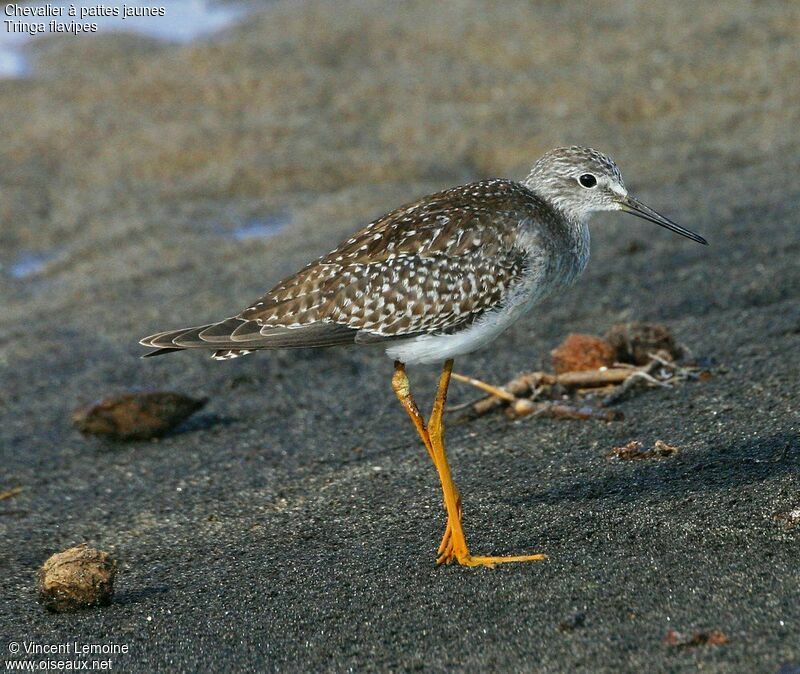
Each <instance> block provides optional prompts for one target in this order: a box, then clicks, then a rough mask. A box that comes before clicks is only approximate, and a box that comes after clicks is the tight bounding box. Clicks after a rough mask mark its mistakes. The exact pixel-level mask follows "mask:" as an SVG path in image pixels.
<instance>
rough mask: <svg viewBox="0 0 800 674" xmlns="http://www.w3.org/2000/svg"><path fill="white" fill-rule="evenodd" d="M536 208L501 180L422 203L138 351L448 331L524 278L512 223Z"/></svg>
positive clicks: (320, 342) (324, 342)
mask: <svg viewBox="0 0 800 674" xmlns="http://www.w3.org/2000/svg"><path fill="white" fill-rule="evenodd" d="M535 199H536V197H534V195H533V194H532V193H531V192H530V191H529V190H527V189H526V188H525V187H523V186H522V185H520V184H518V183H515V182H512V181H506V180H493V181H485V182H480V183H472V184H470V185H464V186H461V187H455V188H452V189H449V190H446V191H443V192H439V193H436V194H433V195H430V196H428V197H425V198H423V199H421V200H419V201H417V202H415V203H412V204H408V205H406V206H403V207H401V208H398V209H396V210H394V211H392V212H391V213H388V214H387V215H385V216H383V217H382V218H379V219H378V220H375V221H374V222H372V223H371V224H370V225H368V226H367V227H365V228H364V229H362V230H360V231H359V232H357V233H356V234H355V235H354V236H353V237H351V238H350V239H348V240H347V241H344V242H343V243H342V244H340V245H339V246H337V247H336V248H335V249H334V250H332V251H331V252H330V253H328V254H327V255H324V256H323V257H321V258H319V259H318V260H316V261H315V262H312V263H311V264H309V265H307V266H306V267H305V268H303V269H302V270H300V271H299V272H298V273H296V274H294V275H293V276H290V277H288V278H287V279H284V280H283V281H281V282H280V283H279V284H278V285H276V286H275V287H274V288H273V289H272V290H270V291H269V292H268V293H266V294H265V295H263V296H262V297H261V298H259V299H258V300H257V301H256V302H254V303H253V304H252V305H251V306H249V307H248V308H247V309H245V310H244V311H242V312H241V313H240V314H239V315H238V316H236V317H234V318H230V319H227V320H225V321H222V322H220V323H215V324H212V325H207V326H198V327H196V328H191V329H186V330H183V331H171V332H166V333H159V334H157V335H153V336H152V337H150V338H146V340H143V341H142V343H144V344H146V345H147V346H153V347H156V348H167V349H169V348H197V347H205V348H215V349H219V350H220V351H219V353H225V354H227V353H228V351H226V349H227V350H234V351H236V350H242V351H246V350H254V349H263V348H285V347H294V346H297V347H304V346H330V345H334V344H345V343H352V342H354V341H359V342H365V341H381V340H388V339H398V338H405V337H411V336H414V335H419V334H424V333H440V332H450V331H456V330H458V329H459V327H461V326H463V325H466V324H469V323H470V322H472V321H474V320H475V318H477V317H478V316H480V315H481V314H482V313H483V312H485V311H487V310H489V309H491V308H493V307H496V306H498V305H500V304H501V303H502V302H503V299H504V297H505V295H506V293H507V292H508V291H509V288H510V287H511V286H512V285H513V284H514V282H515V280H517V279H518V278H519V277H520V275H521V274H522V273H523V272H524V268H525V264H526V257H525V254H524V252H523V251H522V250H521V249H520V248H518V247H517V246H516V237H517V231H518V223H519V221H520V220H521V219H524V218H526V217H528V216H529V215H530V212H531V209H533V208H535V207H536V203H535ZM234 355H239V354H238V353H236V354H234ZM219 357H233V356H227V355H225V356H219Z"/></svg>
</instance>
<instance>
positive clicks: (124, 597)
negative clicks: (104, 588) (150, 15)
mask: <svg viewBox="0 0 800 674" xmlns="http://www.w3.org/2000/svg"><path fill="white" fill-rule="evenodd" d="M167 592H169V588H168V587H166V586H164V585H161V586H158V587H143V588H140V589H138V590H126V591H125V592H117V593H116V594H115V595H114V603H115V604H121V605H125V604H139V603H141V602H142V601H146V600H147V599H150V598H151V597H157V596H159V595H162V594H166V593H167Z"/></svg>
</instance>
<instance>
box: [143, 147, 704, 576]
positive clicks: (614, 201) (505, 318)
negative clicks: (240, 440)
mask: <svg viewBox="0 0 800 674" xmlns="http://www.w3.org/2000/svg"><path fill="white" fill-rule="evenodd" d="M599 211H623V212H626V213H630V214H632V215H634V216H637V217H639V218H643V219H644V220H648V221H650V222H652V223H655V224H657V225H660V226H662V227H664V228H666V229H668V230H671V231H673V232H676V233H677V234H680V235H682V236H684V237H687V238H689V239H691V240H693V241H696V242H698V243H701V244H703V245H707V241H706V240H705V239H704V238H703V237H702V236H700V235H699V234H695V233H694V232H692V231H690V230H688V229H685V228H683V227H681V226H680V225H678V224H676V223H674V222H673V221H672V220H669V219H668V218H666V217H665V216H663V215H661V214H660V213H658V212H656V211H655V210H653V209H652V208H650V207H649V206H647V205H645V204H644V203H643V202H641V201H639V200H638V199H636V198H635V197H633V196H632V195H631V194H629V193H628V190H627V189H626V188H625V184H624V182H623V179H622V174H621V173H620V170H619V168H618V167H617V165H616V163H615V162H614V161H613V160H612V159H611V158H610V157H609V156H608V155H605V154H603V153H601V152H599V151H597V150H594V149H592V148H588V147H580V146H575V145H573V146H569V147H560V148H556V149H554V150H551V151H549V152H547V153H545V154H544V155H543V156H542V157H540V158H539V159H538V160H537V161H536V162H535V163H534V164H533V166H532V168H531V170H530V172H529V174H528V175H527V177H526V178H525V179H524V180H522V181H514V180H510V179H491V180H481V181H478V182H472V183H469V184H466V185H460V186H457V187H452V188H450V189H446V190H443V191H440V192H436V193H434V194H430V195H428V196H425V197H422V198H420V199H418V200H416V201H414V202H412V203H408V204H406V205H404V206H400V207H399V208H397V209H395V210H393V211H391V212H389V213H387V214H386V215H384V216H382V217H380V218H378V219H377V220H374V221H373V222H371V223H370V224H368V225H367V226H366V227H364V228H363V229H361V230H359V231H357V232H356V233H355V234H353V235H352V236H351V237H350V238H348V239H347V240H345V241H343V242H342V243H341V244H340V245H338V246H337V247H336V248H334V249H333V250H332V251H331V252H330V253H328V254H326V255H323V256H322V257H320V258H319V259H317V260H315V261H313V262H311V263H310V264H308V265H307V266H305V267H303V268H302V269H301V270H300V271H298V272H297V273H295V274H293V275H292V276H289V277H288V278H286V279H284V280H282V281H280V282H279V283H278V284H277V285H276V286H275V287H274V288H272V289H271V290H270V291H268V292H267V293H266V294H264V295H263V296H261V297H260V298H258V299H257V300H256V301H255V302H253V303H251V304H250V305H249V306H248V307H247V308H245V309H244V310H243V311H241V312H240V313H238V314H236V315H235V316H232V317H230V318H226V319H225V320H222V321H219V322H216V323H210V324H205V325H199V326H195V327H191V328H183V329H179V330H169V331H166V332H159V333H156V334H154V335H150V336H149V337H145V338H144V339H142V340H141V341H140V343H141V344H142V345H144V346H148V347H151V348H154V349H156V350H155V351H152V352H150V353H148V354H146V355H145V356H143V357H149V356H156V355H161V354H165V353H172V352H176V351H184V350H192V349H209V350H211V351H212V352H213V353H212V357H213V358H214V359H217V360H228V359H232V358H237V357H240V356H244V355H247V354H250V353H253V352H255V351H260V350H265V349H284V348H288V349H291V348H307V347H329V346H335V345H345V344H349V345H353V344H355V345H364V346H367V345H371V346H378V347H381V348H383V350H384V351H385V353H386V355H387V356H388V357H389V358H390V359H391V360H393V361H394V371H393V374H392V388H393V390H394V393H395V395H396V397H397V399H398V400H399V401H400V404H401V405H402V406H403V408H404V409H405V411H406V413H407V414H408V416H409V418H410V419H411V422H412V423H413V425H414V427H415V429H416V432H417V434H418V435H419V437H420V439H421V440H422V443H423V445H424V446H425V449H426V450H427V453H428V455H429V457H430V459H431V460H432V462H433V464H434V467H435V468H436V471H437V473H438V476H439V481H440V483H441V488H442V496H443V500H444V507H445V510H446V513H447V523H446V526H445V532H444V535H443V537H442V541H441V543H440V545H439V548H438V551H437V557H436V563H437V565H438V564H450V563H453V562H455V563H457V564H460V565H462V566H466V567H493V566H495V565H497V564H503V563H507V562H529V561H538V560H542V559H545V558H546V555H545V554H543V553H537V554H528V555H516V556H484V555H473V554H472V552H471V551H470V549H469V546H468V545H467V540H466V536H465V534H464V526H463V520H462V516H463V512H462V501H461V494H460V492H459V490H458V487H457V486H456V484H455V482H454V480H453V476H452V472H451V469H450V465H449V462H448V459H447V454H446V451H445V444H444V420H443V417H444V411H445V404H446V400H447V391H448V387H449V384H450V378H451V374H452V371H453V363H454V359H455V358H456V357H458V356H462V355H465V354H468V353H471V352H474V351H476V350H477V349H479V348H481V347H483V346H485V345H487V344H489V343H490V342H492V341H493V340H494V339H495V338H497V337H498V336H499V335H500V334H502V333H503V331H505V330H506V329H507V328H509V327H510V326H511V325H512V324H513V323H514V322H516V321H517V320H518V319H520V318H521V317H522V316H524V315H526V314H527V313H529V312H530V311H531V309H533V308H534V307H535V305H536V304H537V303H538V302H539V301H540V300H542V299H543V298H544V297H546V296H548V295H551V294H552V293H554V292H555V291H558V290H560V289H563V288H565V287H567V286H569V285H570V284H572V283H573V282H574V281H575V280H576V279H577V278H578V276H579V275H580V274H581V273H582V272H583V270H584V269H585V267H586V264H587V262H588V259H589V228H588V222H589V219H590V216H591V215H592V214H593V213H596V212H599ZM434 363H436V364H441V366H442V369H441V374H440V376H439V383H438V387H437V390H436V396H435V399H434V402H433V407H432V410H431V412H430V415H429V416H428V419H427V420H426V419H425V417H424V416H423V414H422V412H421V411H420V409H419V407H418V405H417V403H416V401H415V399H414V397H413V395H412V393H411V388H410V382H409V379H408V375H407V373H406V366H407V365H418V364H423V365H424V364H434Z"/></svg>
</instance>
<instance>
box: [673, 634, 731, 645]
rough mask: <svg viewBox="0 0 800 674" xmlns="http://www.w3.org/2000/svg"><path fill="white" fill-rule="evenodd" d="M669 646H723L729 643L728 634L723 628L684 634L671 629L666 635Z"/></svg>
mask: <svg viewBox="0 0 800 674" xmlns="http://www.w3.org/2000/svg"><path fill="white" fill-rule="evenodd" d="M664 643H665V644H666V645H667V646H673V647H675V648H691V647H693V646H723V645H724V644H727V643H728V637H727V635H726V634H725V633H724V632H722V631H721V630H709V631H708V632H694V633H693V634H684V633H683V632H678V631H676V630H669V632H667V636H665V637H664Z"/></svg>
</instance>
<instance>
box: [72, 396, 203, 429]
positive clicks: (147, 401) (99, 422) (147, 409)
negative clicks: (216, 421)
mask: <svg viewBox="0 0 800 674" xmlns="http://www.w3.org/2000/svg"><path fill="white" fill-rule="evenodd" d="M206 402H208V400H207V399H206V398H202V399H196V398H190V397H188V396H185V395H182V394H180V393H170V392H160V391H154V392H150V393H124V394H122V395H119V396H115V397H112V398H107V399H105V400H103V401H101V402H99V403H94V404H93V405H89V406H88V407H84V408H81V409H79V410H76V411H75V412H74V413H73V415H72V422H73V424H74V425H75V428H77V429H78V430H79V431H80V432H81V433H83V434H84V435H98V436H103V437H107V438H110V439H112V440H148V439H150V438H155V437H159V436H161V435H164V434H165V433H167V432H168V431H170V430H172V429H173V428H175V427H176V426H177V425H179V424H180V423H182V422H183V421H185V420H186V419H188V418H189V417H190V416H191V415H192V414H194V413H195V412H197V410H199V409H200V408H202V407H203V406H204V405H205V404H206Z"/></svg>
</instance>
